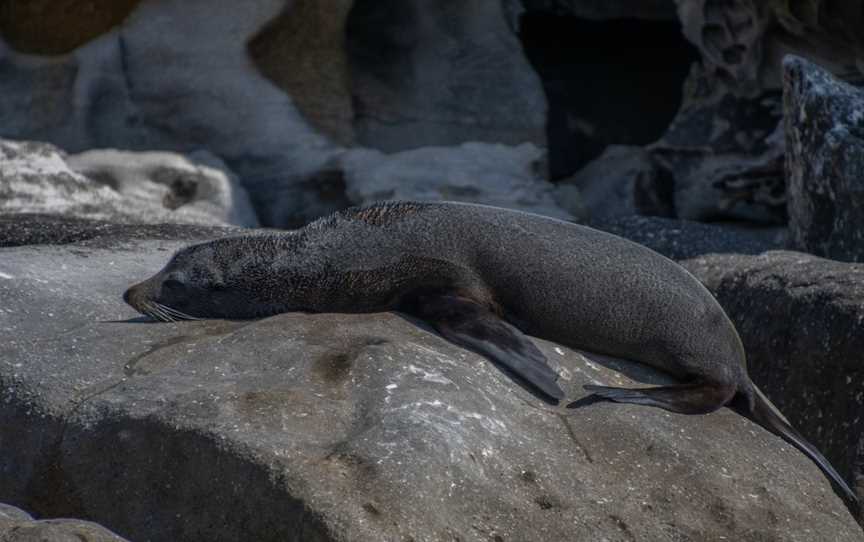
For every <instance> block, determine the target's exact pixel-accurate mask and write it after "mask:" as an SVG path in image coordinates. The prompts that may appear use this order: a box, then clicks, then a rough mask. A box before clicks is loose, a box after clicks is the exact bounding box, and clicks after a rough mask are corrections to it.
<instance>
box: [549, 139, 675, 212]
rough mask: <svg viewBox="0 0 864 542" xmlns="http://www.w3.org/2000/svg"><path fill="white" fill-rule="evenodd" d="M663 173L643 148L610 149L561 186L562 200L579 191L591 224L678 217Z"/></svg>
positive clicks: (625, 146) (610, 147) (564, 181)
mask: <svg viewBox="0 0 864 542" xmlns="http://www.w3.org/2000/svg"><path fill="white" fill-rule="evenodd" d="M664 180H665V179H664V178H662V176H661V175H660V171H659V169H658V168H657V167H656V166H655V165H654V163H653V162H652V161H651V156H650V154H649V153H648V152H647V151H646V150H644V149H643V148H642V147H636V146H631V145H610V146H609V147H607V148H606V150H605V151H603V154H602V155H600V156H599V157H598V158H596V159H595V160H593V161H592V162H590V163H589V164H588V165H586V166H585V167H583V168H582V169H581V170H579V172H578V173H576V174H575V175H573V176H572V177H568V178H567V179H564V180H562V181H560V182H559V183H558V188H559V197H562V198H564V197H566V195H567V192H563V193H562V189H563V190H567V188H568V187H571V186H572V187H575V188H577V189H578V191H579V194H580V196H581V198H580V199H581V204H582V205H584V207H585V209H586V212H587V214H588V215H589V216H590V218H591V220H595V221H596V220H608V219H614V218H618V217H621V216H628V215H635V214H646V215H653V216H670V217H671V216H675V208H674V201H673V194H672V192H673V186H672V184H671V183H665V184H664Z"/></svg>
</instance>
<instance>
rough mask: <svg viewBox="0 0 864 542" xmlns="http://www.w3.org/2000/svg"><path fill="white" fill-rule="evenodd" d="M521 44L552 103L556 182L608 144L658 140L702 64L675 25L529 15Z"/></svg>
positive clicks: (551, 145)
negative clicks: (691, 76) (695, 69)
mask: <svg viewBox="0 0 864 542" xmlns="http://www.w3.org/2000/svg"><path fill="white" fill-rule="evenodd" d="M520 38H521V40H522V44H523V47H524V49H525V54H526V56H527V57H528V59H529V61H530V62H531V64H532V65H533V66H534V69H535V70H537V73H538V74H539V75H540V78H541V79H542V81H543V87H544V89H545V91H546V98H547V100H548V103H549V113H548V119H547V124H546V135H547V139H548V145H549V176H550V178H551V179H552V180H558V179H562V178H565V177H567V176H569V175H572V174H573V173H575V172H576V171H578V170H579V169H580V168H581V167H582V166H584V165H585V164H586V163H587V162H589V161H590V160H592V159H594V158H596V157H597V156H599V155H600V154H601V153H602V152H603V149H605V148H606V147H607V146H608V145H610V144H619V145H644V144H647V143H651V142H653V141H656V140H657V139H658V138H659V137H660V136H661V135H662V134H663V132H664V131H665V130H666V128H667V127H668V126H669V123H670V122H671V121H672V119H673V117H674V116H675V113H676V112H677V111H678V107H679V105H680V103H681V93H682V85H683V83H684V79H685V78H686V76H687V74H688V73H689V71H690V66H691V64H692V63H693V62H695V61H696V60H698V59H699V55H698V52H697V51H696V49H695V48H694V47H693V46H692V45H691V44H690V43H689V42H687V41H686V40H685V39H684V36H683V35H682V34H681V27H680V24H679V23H678V22H677V21H647V20H639V19H614V20H607V21H593V20H587V19H582V18H579V17H573V16H560V15H549V14H545V13H527V14H525V15H523V16H522V19H521V30H520Z"/></svg>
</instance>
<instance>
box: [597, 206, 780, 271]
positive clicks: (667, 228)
mask: <svg viewBox="0 0 864 542" xmlns="http://www.w3.org/2000/svg"><path fill="white" fill-rule="evenodd" d="M588 225H589V226H592V227H594V228H597V229H599V230H603V231H608V232H609V233H614V234H616V235H620V236H621V237H626V238H627V239H630V240H631V241H635V242H637V243H639V244H642V245H645V246H647V247H648V248H650V249H653V250H656V251H657V252H659V253H660V254H663V255H664V256H666V257H667V258H672V259H673V260H681V259H685V258H693V257H694V256H700V255H703V254H711V253H715V252H719V253H724V252H729V253H737V254H760V253H762V252H765V251H766V250H773V249H778V248H784V246H785V237H786V235H785V229H782V228H772V227H765V228H747V227H742V226H736V225H733V224H702V223H700V222H691V221H688V220H677V219H670V218H660V217H653V216H636V215H632V216H623V217H617V218H609V219H606V220H593V221H591V222H589V223H588Z"/></svg>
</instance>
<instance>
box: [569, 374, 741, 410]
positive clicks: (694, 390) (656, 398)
mask: <svg viewBox="0 0 864 542" xmlns="http://www.w3.org/2000/svg"><path fill="white" fill-rule="evenodd" d="M582 387H583V388H584V389H586V390H588V391H592V392H594V396H598V397H602V398H604V399H608V400H610V401H615V402H616V403H633V404H637V405H648V406H655V407H660V408H663V409H665V410H669V411H671V412H678V413H680V414H707V413H709V412H714V411H715V410H717V409H718V408H720V407H722V406H723V405H725V404H726V403H728V402H729V400H730V399H731V398H732V396H733V395H735V387H734V386H725V385H720V384H709V383H705V382H693V383H689V384H679V385H677V386H658V387H656V388H610V387H607V386H593V385H590V384H589V385H585V386H582ZM583 404H584V399H580V400H577V401H574V402H572V403H570V404H569V405H567V406H568V408H570V407H573V408H575V407H579V406H582V405H583Z"/></svg>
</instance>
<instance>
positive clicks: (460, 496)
mask: <svg viewBox="0 0 864 542" xmlns="http://www.w3.org/2000/svg"><path fill="white" fill-rule="evenodd" d="M175 231H177V230H175ZM201 233H202V231H201V230H197V229H196V230H188V231H187V236H188V237H189V238H197V237H198V236H200V235H201ZM210 233H212V232H210ZM184 242H185V240H178V241H170V240H141V239H140V238H138V239H136V238H133V237H129V236H128V234H126V233H123V232H120V233H117V232H113V231H112V230H111V228H110V227H102V228H101V229H100V230H99V231H98V232H97V233H96V234H95V235H94V236H93V237H90V238H88V239H86V240H83V241H81V242H79V243H76V244H73V245H63V246H44V245H43V246H26V247H17V248H5V249H0V256H2V257H0V301H2V303H0V304H2V307H3V310H4V312H2V313H0V329H3V330H4V335H5V336H6V337H7V339H6V340H4V341H3V342H2V343H0V442H4V443H5V442H14V446H7V445H4V446H2V450H3V453H2V454H0V500H7V501H10V500H14V502H16V503H22V504H25V505H26V506H27V507H28V508H29V509H31V510H33V511H34V512H38V513H40V514H49V513H50V514H52V515H53V514H62V515H75V516H78V517H82V516H83V517H88V518H90V519H93V520H96V521H99V522H101V523H103V524H104V525H107V526H109V527H111V528H112V529H114V530H116V531H117V532H119V533H121V534H123V535H124V536H127V537H129V538H130V539H133V540H135V539H141V540H144V539H153V540H238V539H246V540H304V541H307V540H370V541H371V540H374V541H381V540H408V539H411V540H416V541H427V540H428V541H436V540H453V539H457V538H458V539H460V540H601V539H607V540H632V539H645V540H708V539H717V540H719V539H724V538H725V539H729V540H781V539H782V540H793V541H794V540H799V541H805V540H806V541H811V540H814V539H822V540H832V541H835V540H836V541H839V540H860V539H861V537H862V532H861V530H860V528H859V527H858V526H857V524H856V523H855V522H854V520H853V518H852V517H851V516H850V515H849V513H848V512H847V511H846V510H845V508H844V507H843V505H842V503H841V502H840V500H839V498H838V497H837V496H836V495H835V494H834V493H833V491H832V490H831V487H830V485H829V484H828V482H827V480H826V479H825V478H824V477H823V476H822V475H821V473H820V472H819V470H818V469H817V468H816V467H815V466H814V465H813V464H812V463H811V462H810V461H809V460H808V459H806V458H805V457H804V456H803V455H801V454H800V453H798V452H797V451H795V450H794V449H792V448H791V447H789V446H787V445H785V444H784V443H783V442H782V441H781V440H780V439H778V438H777V437H775V436H773V435H771V434H769V433H768V432H767V431H764V430H762V429H761V428H759V427H757V426H755V425H753V424H752V423H750V422H749V421H747V420H746V419H744V418H742V417H740V416H738V415H736V414H734V413H733V412H731V411H729V410H723V411H720V412H717V413H714V414H711V415H707V416H681V415H674V414H671V413H668V412H665V411H662V410H659V409H652V408H647V407H639V406H634V405H613V404H594V405H591V406H588V407H584V408H582V409H578V410H575V411H567V410H566V409H553V408H551V407H549V406H548V405H546V404H545V403H543V402H541V401H539V400H538V399H536V398H535V397H534V396H533V395H532V394H531V393H529V392H528V391H526V390H525V389H523V388H521V387H520V386H518V385H516V384H515V383H514V382H513V381H512V380H510V379H509V378H508V377H507V376H506V375H504V374H503V373H502V372H500V371H499V370H497V369H496V368H495V367H493V366H492V365H491V364H490V363H489V362H488V361H486V360H485V359H483V358H480V357H478V356H476V355H474V354H472V353H470V352H467V351H465V350H463V349H461V348H457V347H456V346H454V345H451V344H450V343H448V342H446V341H444V340H443V339H441V338H439V337H437V336H435V335H434V334H432V333H430V332H429V331H428V330H426V329H423V328H421V327H417V326H415V325H413V324H411V323H409V322H408V321H406V320H404V319H402V318H400V317H398V316H396V315H392V314H379V315H337V314H322V315H309V314H285V315H280V316H276V317H272V318H267V319H264V320H260V321H236V322H230V321H201V322H182V323H175V324H159V323H149V322H146V321H142V319H138V318H134V317H135V316H136V315H135V314H134V313H133V312H132V311H131V309H129V308H128V307H126V306H124V305H123V304H122V302H121V301H120V299H119V296H120V294H121V292H122V291H123V289H124V288H125V287H126V286H127V285H129V284H130V283H131V282H133V281H136V280H138V279H140V278H141V277H143V276H146V275H148V274H150V273H151V272H153V271H154V270H156V269H158V268H159V267H160V266H161V265H163V264H164V262H165V260H166V259H167V257H168V256H169V255H170V251H171V250H173V249H174V248H176V247H178V246H180V245H182V244H184ZM130 318H131V320H130ZM537 344H538V346H539V348H540V349H541V350H542V351H543V352H544V353H545V354H546V356H547V357H548V358H549V359H550V362H551V363H552V364H553V365H555V366H556V367H557V368H558V370H559V371H560V373H561V375H562V376H561V383H562V386H563V387H564V389H565V390H566V391H567V392H568V394H569V395H570V396H571V397H573V398H576V397H579V396H581V395H583V392H582V391H581V386H582V384H585V383H598V382H599V383H609V384H613V385H627V384H628V383H632V382H633V381H634V380H635V381H639V382H648V383H658V382H664V381H665V379H664V378H662V377H661V376H659V375H657V374H654V373H651V372H650V371H647V370H645V369H644V368H641V367H639V366H637V365H633V364H628V363H626V362H621V361H617V360H611V359H606V358H602V357H599V356H594V355H583V354H581V353H578V352H573V351H570V350H568V349H564V348H562V347H560V346H557V345H555V344H552V343H548V342H544V341H537ZM613 369H620V370H621V371H622V372H620V373H619V372H617V371H616V370H613Z"/></svg>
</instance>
